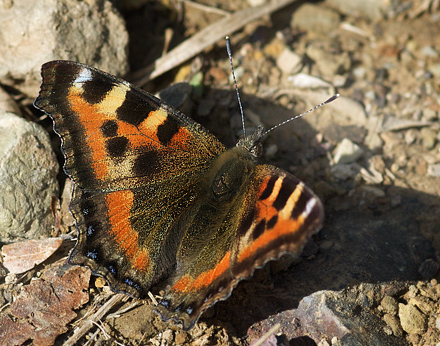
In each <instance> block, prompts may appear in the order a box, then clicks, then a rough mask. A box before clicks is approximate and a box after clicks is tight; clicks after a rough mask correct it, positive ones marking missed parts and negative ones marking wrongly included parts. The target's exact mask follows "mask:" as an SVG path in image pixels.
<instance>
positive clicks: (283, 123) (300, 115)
mask: <svg viewBox="0 0 440 346" xmlns="http://www.w3.org/2000/svg"><path fill="white" fill-rule="evenodd" d="M339 96H340V95H339V94H335V95H333V96H332V97H330V98H329V99H327V100H326V101H324V102H322V103H320V104H319V105H317V106H315V107H313V108H310V109H309V110H308V111H307V112H304V113H301V114H298V115H295V116H294V117H293V118H290V119H287V120H285V121H283V122H282V123H279V124H278V125H275V126H274V127H271V128H270V129H269V130H267V131H266V132H264V133H263V135H262V136H266V135H267V134H268V133H269V132H271V131H273V130H275V129H276V128H278V127H280V126H283V125H285V124H287V123H289V122H291V121H292V120H295V119H298V118H301V117H302V116H304V115H306V114H307V113H310V112H313V111H314V110H315V109H318V108H319V107H322V106H325V105H326V104H329V103H330V102H333V101H334V100H336V99H337V98H338V97H339Z"/></svg>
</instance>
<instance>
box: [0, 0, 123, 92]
mask: <svg viewBox="0 0 440 346" xmlns="http://www.w3.org/2000/svg"><path fill="white" fill-rule="evenodd" d="M0 42H2V44H1V45H0V81H1V82H2V83H3V84H5V85H10V86H13V87H14V88H16V89H19V90H20V91H22V92H23V93H25V94H28V95H32V96H34V95H36V94H37V91H38V88H39V84H40V82H41V78H40V68H41V65H42V64H43V63H44V62H47V61H50V60H55V59H66V60H75V61H79V62H83V63H86V64H93V65H94V66H95V67H98V68H101V69H103V70H105V71H107V72H109V73H112V74H124V73H126V72H127V70H128V61H127V45H128V33H127V31H126V29H125V23H124V20H123V19H122V17H121V16H120V15H119V14H118V13H117V11H115V9H114V7H113V5H112V4H111V2H110V1H106V0H92V1H75V0H62V1H59V0H41V1H27V0H14V1H11V2H10V6H9V7H7V6H0Z"/></svg>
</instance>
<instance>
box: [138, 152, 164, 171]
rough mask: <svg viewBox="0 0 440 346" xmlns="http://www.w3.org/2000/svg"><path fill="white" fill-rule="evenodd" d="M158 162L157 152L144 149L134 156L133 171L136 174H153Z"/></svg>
mask: <svg viewBox="0 0 440 346" xmlns="http://www.w3.org/2000/svg"><path fill="white" fill-rule="evenodd" d="M158 164H159V162H158V154H157V153H155V152H153V151H145V152H143V153H142V154H141V155H139V156H138V157H137V158H136V160H135V162H134V164H133V172H134V173H135V174H136V175H137V176H140V175H149V174H154V173H156V171H157V169H158Z"/></svg>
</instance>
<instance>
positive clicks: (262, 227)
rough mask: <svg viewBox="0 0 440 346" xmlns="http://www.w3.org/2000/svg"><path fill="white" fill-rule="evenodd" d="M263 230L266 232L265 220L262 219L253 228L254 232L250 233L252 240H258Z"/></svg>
mask: <svg viewBox="0 0 440 346" xmlns="http://www.w3.org/2000/svg"><path fill="white" fill-rule="evenodd" d="M265 230H266V219H263V220H261V221H260V222H259V223H258V225H257V226H256V227H255V230H254V232H253V233H252V238H253V239H254V240H256V239H258V238H259V237H260V236H261V235H262V234H263V233H264V231H265Z"/></svg>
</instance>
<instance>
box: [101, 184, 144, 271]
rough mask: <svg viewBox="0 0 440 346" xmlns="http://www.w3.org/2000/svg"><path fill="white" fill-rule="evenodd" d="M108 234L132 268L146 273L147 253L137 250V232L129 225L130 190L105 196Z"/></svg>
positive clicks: (131, 196)
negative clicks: (123, 253)
mask: <svg viewBox="0 0 440 346" xmlns="http://www.w3.org/2000/svg"><path fill="white" fill-rule="evenodd" d="M106 205H107V208H108V209H107V210H108V217H109V221H110V225H111V229H110V232H111V233H112V234H113V235H114V236H115V239H116V242H117V243H118V245H119V247H120V248H121V249H122V250H123V251H124V252H125V254H126V255H127V258H128V260H129V261H130V262H131V263H132V265H133V267H135V268H136V269H137V270H140V271H146V270H148V268H149V267H150V266H151V261H150V257H149V255H148V253H147V252H146V251H143V250H142V249H140V248H139V243H138V232H136V231H135V230H134V229H133V228H132V227H131V224H130V221H129V220H130V210H131V206H132V205H133V193H132V192H131V191H130V190H123V191H115V192H113V193H110V194H108V195H107V196H106Z"/></svg>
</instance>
